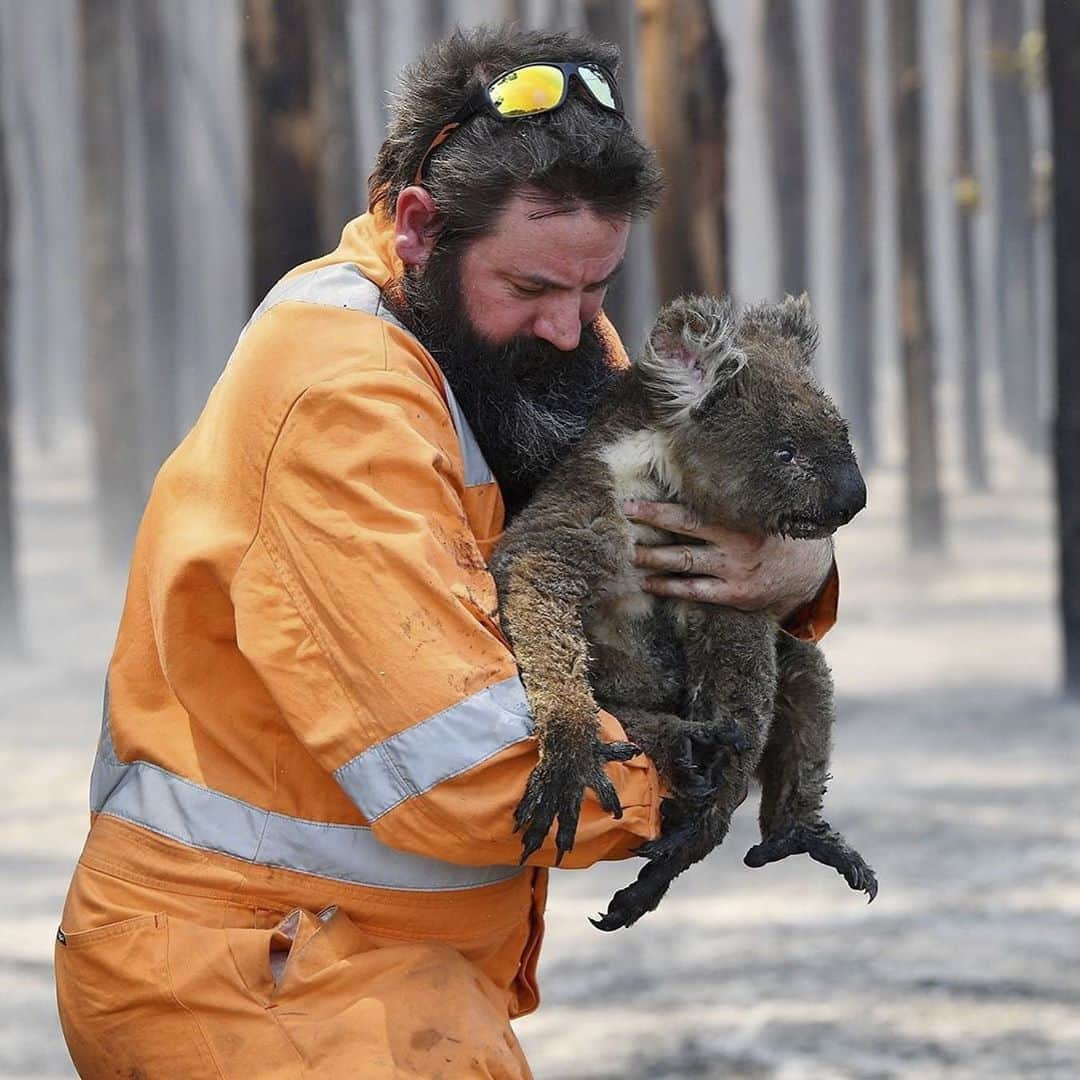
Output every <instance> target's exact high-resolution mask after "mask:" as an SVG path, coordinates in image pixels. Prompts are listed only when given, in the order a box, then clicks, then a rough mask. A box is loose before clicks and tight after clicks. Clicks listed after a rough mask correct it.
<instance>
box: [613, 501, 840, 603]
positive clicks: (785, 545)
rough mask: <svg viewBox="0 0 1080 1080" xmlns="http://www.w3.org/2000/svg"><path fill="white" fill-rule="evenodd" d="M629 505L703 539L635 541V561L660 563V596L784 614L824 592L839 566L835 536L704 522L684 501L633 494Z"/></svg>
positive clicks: (634, 515) (640, 517)
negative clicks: (764, 532)
mask: <svg viewBox="0 0 1080 1080" xmlns="http://www.w3.org/2000/svg"><path fill="white" fill-rule="evenodd" d="M623 512H624V513H625V514H626V516H627V517H628V518H630V519H631V520H632V521H638V522H641V523H642V524H643V525H654V526H655V527H656V528H658V529H664V530H665V531H667V532H672V533H677V534H679V535H680V536H686V537H690V538H691V539H693V540H695V541H698V542H697V543H689V544H662V545H659V546H656V547H648V546H646V545H644V544H639V545H638V546H637V547H636V549H635V552H634V565H635V566H640V567H644V568H645V569H648V570H656V571H658V573H656V574H650V575H649V576H648V577H647V578H646V579H645V589H646V591H648V592H650V593H653V594H654V595H656V596H671V597H676V598H678V599H683V600H699V601H702V602H703V603H706V604H722V605H724V606H725V607H734V608H739V609H740V610H742V611H769V612H771V613H772V614H774V615H776V616H777V618H779V619H781V620H783V619H786V618H787V617H788V616H789V615H791V614H792V613H793V612H795V611H797V610H798V609H799V608H800V607H801V606H802V605H803V604H805V603H807V602H808V601H810V600H812V599H813V598H814V597H815V596H816V595H817V594H818V592H819V591H820V590H821V587H822V585H824V583H825V579H826V578H827V577H828V576H829V571H830V569H831V568H832V560H833V545H832V539H831V538H825V539H823V540H789V539H787V538H786V537H779V536H751V535H749V534H746V533H739V532H734V531H733V530H731V529H727V528H725V527H723V526H722V525H705V524H702V523H701V522H699V521H697V520H696V519H695V518H694V516H693V515H692V514H690V513H689V511H687V510H686V508H685V507H683V506H681V505H679V504H678V503H659V502H634V501H627V502H625V503H623Z"/></svg>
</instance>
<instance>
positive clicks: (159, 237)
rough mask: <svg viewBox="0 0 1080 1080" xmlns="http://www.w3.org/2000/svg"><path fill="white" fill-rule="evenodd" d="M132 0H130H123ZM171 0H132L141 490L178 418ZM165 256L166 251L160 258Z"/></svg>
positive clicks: (178, 171)
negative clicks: (141, 312)
mask: <svg viewBox="0 0 1080 1080" xmlns="http://www.w3.org/2000/svg"><path fill="white" fill-rule="evenodd" d="M129 2H130V0H129ZM168 2H169V0H137V2H135V3H131V7H130V10H131V14H132V21H133V30H134V40H135V51H134V58H135V63H136V65H137V67H136V72H135V78H136V80H137V81H136V83H135V86H136V88H137V91H138V102H137V124H138V128H137V131H138V138H139V140H140V141H141V143H142V150H143V154H142V160H143V170H144V171H143V175H142V183H143V190H144V197H145V199H146V203H145V206H144V210H143V221H142V228H143V230H144V233H145V235H146V237H147V248H148V252H147V257H146V258H145V259H144V260H143V263H142V265H141V266H140V267H139V273H140V275H141V276H142V278H143V281H142V288H143V290H144V291H143V294H142V296H141V297H140V299H141V300H142V302H143V303H144V304H145V308H146V311H145V314H146V317H147V319H148V321H149V324H150V325H149V328H148V332H147V333H144V334H143V335H142V338H141V340H140V341H139V351H141V352H142V354H143V355H142V356H139V357H136V363H137V365H138V366H139V368H140V370H141V373H142V375H141V379H140V384H141V393H140V397H141V415H142V417H143V421H144V423H143V425H142V430H143V433H144V435H145V438H146V445H145V446H144V448H143V449H144V454H143V455H142V457H143V461H144V467H143V473H144V475H143V480H142V484H143V487H144V488H146V489H147V490H148V489H149V486H150V484H151V483H152V481H153V476H154V474H155V473H156V471H157V469H158V467H159V466H160V465H161V463H162V462H163V461H164V460H165V458H166V457H168V455H169V454H170V453H171V452H172V450H173V448H174V446H175V445H176V442H177V438H178V436H179V431H178V426H179V425H178V419H177V411H178V410H177V391H176V382H177V373H178V371H179V368H180V365H181V363H182V358H181V356H180V352H179V340H180V306H179V304H178V303H177V297H178V296H179V295H180V282H179V274H178V264H177V260H176V258H175V257H174V253H175V252H176V251H177V250H178V248H179V243H180V238H179V235H178V233H177V227H176V225H177V207H176V200H175V189H174V184H173V179H174V176H177V175H179V176H182V175H183V172H182V170H183V163H182V162H180V161H178V160H177V154H176V152H175V141H174V135H173V109H172V106H171V103H170V101H169V83H170V80H169V75H170V64H171V63H172V57H171V56H170V55H169V48H168V41H167V30H166V24H165V20H164V13H163V9H162V5H163V4H165V3H168ZM163 256H164V257H163Z"/></svg>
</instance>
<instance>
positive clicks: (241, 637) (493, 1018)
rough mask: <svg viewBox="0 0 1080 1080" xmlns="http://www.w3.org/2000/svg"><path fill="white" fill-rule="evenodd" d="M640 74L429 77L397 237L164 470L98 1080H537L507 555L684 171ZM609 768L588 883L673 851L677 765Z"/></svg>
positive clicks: (519, 711)
mask: <svg viewBox="0 0 1080 1080" xmlns="http://www.w3.org/2000/svg"><path fill="white" fill-rule="evenodd" d="M616 62H617V55H616V54H615V51H614V50H613V49H612V48H611V47H610V46H606V45H599V44H597V43H596V42H593V41H591V40H588V39H585V38H580V37H574V36H569V35H562V34H546V35H545V34H516V33H510V32H506V31H481V32H476V33H471V34H467V35H456V36H454V37H452V38H451V39H449V40H448V41H446V42H444V43H442V44H441V45H439V46H436V47H435V48H433V49H432V50H430V51H429V52H428V53H427V54H426V55H425V56H424V57H422V58H421V59H420V61H418V63H417V64H416V65H415V66H414V67H413V68H411V69H409V70H408V71H407V72H406V73H405V76H404V79H403V86H402V93H401V94H400V96H399V97H398V98H397V99H396V104H395V112H394V118H393V121H392V123H391V127H390V131H389V134H388V137H387V140H386V143H385V144H384V146H383V148H382V150H381V152H380V155H379V159H378V163H377V165H376V169H375V172H374V173H373V175H372V179H371V200H370V201H371V207H372V209H371V212H370V213H368V214H365V215H364V216H363V217H361V218H358V219H357V220H356V221H353V222H352V223H350V224H349V225H348V227H347V228H346V229H345V231H344V233H343V236H342V241H341V245H340V246H339V247H338V249H337V250H336V251H335V252H334V253H333V254H331V255H329V256H327V257H325V258H323V259H320V260H317V261H315V262H313V263H309V264H307V265H306V266H303V267H300V268H298V269H297V270H296V271H294V272H292V273H291V274H289V275H287V276H286V278H285V279H283V281H282V282H281V283H279V285H278V286H276V287H275V289H274V290H273V291H272V292H271V293H270V295H269V296H268V297H267V299H266V300H265V301H264V302H263V304H262V305H260V308H259V309H258V311H256V313H255V315H254V316H253V317H252V320H251V321H250V322H249V324H248V326H247V327H246V328H245V331H244V333H243V334H242V336H241V339H240V341H239V343H238V345H237V348H236V350H235V352H234V354H233V356H232V358H231V359H230V362H229V364H228V366H227V368H226V370H225V372H224V374H223V375H222V378H221V380H220V381H219V383H218V385H217V386H216V387H215V388H214V391H213V392H212V394H211V395H210V398H209V400H208V402H207V405H206V408H205V410H204V412H203V414H202V416H201V417H200V419H199V421H198V422H197V424H196V425H195V428H194V429H193V430H192V432H191V433H190V434H189V435H188V437H187V438H186V439H185V440H184V442H183V443H182V444H181V446H180V447H179V448H178V449H177V451H176V452H175V453H174V454H173V456H172V457H171V458H170V459H169V461H168V462H166V464H165V465H164V466H163V468H162V470H161V472H160V474H159V476H158V478H157V481H156V483H155V486H154V490H153V493H152V495H151V498H150V501H149V504H148V506H147V509H146V514H145V517H144V519H143V523H142V525H141V527H140V531H139V536H138V539H137V541H136V545H135V552H134V555H133V561H132V572H131V578H130V584H129V590H128V596H127V600H126V604H125V608H124V613H123V617H122V621H121V625H120V630H119V634H118V639H117V644H116V649H115V652H114V654H113V658H112V661H111V663H110V666H109V675H108V683H107V687H106V700H105V716H104V723H103V729H102V737H101V742H100V745H99V749H98V758H97V762H96V764H95V769H94V776H93V780H92V783H91V804H92V809H93V810H94V812H95V813H94V818H93V824H92V828H91V833H90V836H89V838H88V840H87V844H86V848H85V850H84V852H83V855H82V858H81V860H80V863H79V867H78V869H77V870H76V873H75V877H74V879H73V881H72V885H71V889H70V892H69V896H68V901H67V904H66V906H65V910H64V914H63V918H62V924H61V930H60V933H59V934H58V942H57V950H56V958H57V959H56V964H57V987H58V998H59V1004H60V1014H61V1020H62V1023H63V1028H64V1033H65V1037H66V1038H67V1041H68V1046H69V1048H70V1050H71V1053H72V1057H73V1059H74V1061H75V1063H76V1065H77V1067H78V1068H79V1070H80V1072H81V1073H82V1075H84V1076H104V1075H110V1076H111V1075H147V1076H175V1077H185V1078H190V1077H202V1076H225V1077H244V1078H248V1077H279V1076H280V1077H286V1076H288V1077H292V1076H320V1077H342V1076H364V1077H383V1076H386V1077H406V1076H408V1077H433V1076H445V1077H464V1076H484V1077H524V1076H528V1075H529V1072H528V1066H527V1065H526V1063H525V1061H524V1059H523V1057H522V1054H521V1051H520V1048H519V1046H518V1044H517V1042H516V1040H515V1038H514V1036H513V1034H512V1032H511V1030H510V1026H509V1020H510V1019H511V1018H513V1017H515V1016H520V1015H522V1014H524V1013H526V1012H528V1011H530V1010H532V1009H534V1008H535V1007H536V1004H537V1001H538V998H537V989H536V980H535V972H536V961H537V955H538V950H539V944H540V938H541V932H542V912H543V906H544V895H545V890H546V870H545V869H544V867H547V866H550V865H551V864H552V863H553V861H554V848H553V845H552V843H551V841H550V839H549V841H548V842H547V843H546V844H545V845H544V846H543V847H542V848H541V849H540V850H539V851H538V852H537V853H536V854H535V855H534V856H533V857H532V858H530V859H529V860H528V864H527V865H526V866H525V867H519V866H518V865H517V862H518V857H519V853H520V840H519V838H518V837H517V836H515V835H514V834H513V833H512V831H511V823H512V818H513V810H514V807H515V805H516V804H517V802H518V800H519V799H520V797H521V794H522V792H523V790H524V786H525V782H526V779H527V778H528V776H529V773H530V772H531V770H532V768H533V766H534V765H535V761H536V750H535V743H534V741H533V740H532V739H531V737H530V732H531V721H530V718H529V716H528V710H527V707H526V704H525V698H524V694H523V691H522V688H521V684H520V681H519V680H518V677H517V671H516V668H515V665H514V660H513V657H512V655H511V654H510V652H509V650H508V648H507V646H506V643H505V641H504V639H503V638H502V636H501V634H500V632H499V626H498V620H497V608H496V596H495V593H494V589H493V586H492V583H491V579H490V577H489V576H488V574H487V572H486V569H485V560H486V558H487V556H488V555H489V554H490V552H491V550H492V548H493V546H494V544H495V543H496V541H497V539H498V536H499V534H500V532H501V530H502V526H503V520H504V516H505V510H504V502H503V499H504V496H505V498H506V500H507V501H508V502H509V504H510V506H511V508H513V507H516V506H518V505H520V504H521V502H522V501H523V500H525V499H526V498H527V497H528V494H529V492H530V491H531V490H532V489H533V487H534V486H535V484H536V483H537V481H538V480H539V479H540V478H541V477H542V476H543V474H544V473H545V471H546V470H547V469H548V468H549V467H550V465H551V463H552V462H553V461H554V460H555V459H556V458H557V456H558V455H559V453H560V452H561V451H562V450H563V449H564V448H565V447H566V446H568V445H569V444H570V443H571V442H572V441H573V440H574V439H575V438H576V437H577V436H578V435H580V433H581V431H582V426H583V424H584V421H585V418H586V416H587V415H588V413H589V410H590V408H591V406H592V405H593V404H594V403H595V401H596V400H597V397H598V395H599V394H600V393H602V391H603V388H604V386H605V385H606V383H607V382H608V380H609V379H610V378H611V371H612V368H613V367H614V366H618V365H619V364H621V363H623V362H625V361H624V357H623V354H622V350H621V346H620V345H619V342H618V338H617V337H616V335H615V334H614V332H613V331H612V329H611V327H610V326H609V324H607V322H606V320H605V319H604V317H603V315H602V313H601V305H602V301H603V296H604V290H605V288H606V287H607V285H608V283H609V282H610V281H611V279H612V278H613V277H614V275H615V274H616V273H617V271H618V268H619V265H620V263H621V261H622V258H623V253H624V249H625V245H626V238H627V232H628V229H629V222H630V220H631V218H633V217H634V216H636V215H640V214H642V213H645V212H647V211H648V210H649V209H650V208H651V207H652V205H653V204H654V203H655V200H656V198H657V192H658V187H659V177H658V173H657V171H656V168H655V165H654V164H653V161H652V157H651V155H650V153H649V152H648V151H647V150H646V149H645V147H643V146H642V145H641V144H640V143H639V142H638V140H637V139H636V138H635V137H634V135H633V132H632V131H631V129H630V128H629V126H628V124H627V123H626V121H625V119H624V117H623V116H622V111H621V104H620V101H619V98H618V91H617V88H616V87H615V85H614V82H613V79H612V77H611V76H610V74H609V72H610V71H611V70H613V69H614V67H615V64H616ZM489 86H490V90H485V88H486V87H489ZM628 512H631V513H633V514H635V515H636V516H639V517H640V518H641V519H642V520H649V521H655V522H657V523H659V524H662V525H665V526H668V527H670V528H672V529H673V530H674V531H675V532H679V533H684V534H686V535H687V536H690V537H693V538H696V539H698V540H704V541H706V543H705V544H692V545H683V546H675V547H672V548H663V549H654V550H653V551H651V552H642V553H641V555H640V556H639V559H640V562H641V564H642V565H643V566H646V567H651V568H653V569H654V570H656V571H658V574H657V575H656V577H655V580H654V581H653V582H652V584H651V585H650V587H651V588H652V589H653V590H654V591H656V592H659V593H664V594H666V595H689V596H694V597H696V598H698V599H701V600H705V601H712V602H720V603H736V604H743V605H746V606H755V605H764V604H769V605H777V604H779V605H786V606H787V607H788V608H790V609H792V610H794V609H795V608H797V607H799V605H800V604H801V603H803V602H804V601H806V600H807V598H808V597H814V596H817V600H816V601H815V602H813V603H811V604H810V605H809V606H807V607H805V608H804V609H803V610H802V611H801V612H800V613H796V614H795V615H794V616H793V621H792V623H791V624H790V628H791V629H792V631H793V632H798V633H802V634H805V635H809V636H813V635H814V634H818V633H820V632H822V631H823V629H824V628H825V627H826V626H827V625H828V624H829V623H830V622H831V620H832V617H833V616H832V611H833V606H834V599H835V595H834V594H835V589H834V588H833V587H832V585H831V584H829V585H827V586H826V588H825V589H824V591H823V592H822V591H821V586H822V582H823V580H825V579H826V577H827V576H828V575H829V568H830V566H831V554H830V551H829V549H828V547H827V546H822V545H813V544H803V545H783V544H761V543H758V542H756V541H753V540H750V539H748V538H741V537H735V536H731V535H729V534H726V533H723V532H721V531H719V530H716V529H713V528H711V527H709V526H708V525H702V524H698V523H694V522H689V521H687V520H686V518H685V515H684V514H683V513H682V512H681V511H680V509H679V508H678V507H675V506H661V507H649V506H639V507H632V508H628ZM669 570H674V571H678V572H679V573H680V574H681V575H682V576H678V577H667V576H664V573H663V572H664V571H669ZM829 582H830V583H832V582H834V578H832V577H829ZM602 720H603V728H604V735H605V738H607V739H613V740H614V739H621V738H622V737H623V731H622V729H621V727H620V726H619V723H618V720H617V719H616V718H615V717H611V716H604V717H603V718H602ZM610 775H611V777H612V780H613V782H614V784H615V786H616V788H617V790H618V793H619V796H620V799H621V802H622V805H623V808H624V814H623V817H622V818H621V820H615V819H613V818H612V817H611V816H609V815H607V814H605V813H603V812H602V811H601V810H600V808H599V807H598V806H597V805H596V803H595V800H593V799H591V797H590V800H589V801H587V802H586V805H585V806H584V807H583V809H582V815H581V822H580V826H579V829H578V833H577V840H576V845H575V847H574V850H573V852H572V853H571V855H570V856H568V857H567V859H566V864H567V865H569V866H576V867H581V866H587V865H590V864H591V863H593V862H595V861H597V860H598V859H608V858H623V857H625V856H627V855H628V854H630V853H631V852H632V850H633V849H634V848H635V847H637V846H638V845H639V844H640V843H641V842H642V841H643V840H645V839H647V838H649V837H651V836H654V835H655V834H656V832H657V829H658V808H659V801H660V791H659V787H658V782H657V777H656V773H655V770H654V768H653V767H652V765H651V764H650V762H649V761H648V760H646V759H644V758H643V757H638V758H635V759H633V760H631V761H628V762H625V763H613V764H612V765H611V766H610Z"/></svg>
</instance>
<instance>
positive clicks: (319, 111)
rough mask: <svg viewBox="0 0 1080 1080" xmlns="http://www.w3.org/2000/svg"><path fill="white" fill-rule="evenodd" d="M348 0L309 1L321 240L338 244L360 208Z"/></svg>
mask: <svg viewBox="0 0 1080 1080" xmlns="http://www.w3.org/2000/svg"><path fill="white" fill-rule="evenodd" d="M347 9H348V4H347V2H346V0H316V2H314V3H309V5H308V14H309V17H310V19H311V41H312V56H313V59H314V65H313V78H314V89H313V93H314V111H315V125H316V139H317V145H318V167H319V183H318V219H319V246H320V248H322V249H323V250H326V251H329V250H332V249H333V248H335V247H337V245H338V241H339V240H340V238H341V230H342V228H343V226H344V225H345V223H346V222H347V221H349V220H350V219H351V218H353V217H355V216H356V214H358V213H359V212H360V209H361V207H360V200H359V197H358V192H359V185H358V183H357V175H356V173H357V168H358V164H357V161H358V152H357V138H356V123H355V119H354V117H353V107H352V100H353V94H352V79H351V75H350V64H349V34H348V10H347Z"/></svg>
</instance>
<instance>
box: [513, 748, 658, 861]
mask: <svg viewBox="0 0 1080 1080" xmlns="http://www.w3.org/2000/svg"><path fill="white" fill-rule="evenodd" d="M640 753H641V750H640V749H639V748H638V747H637V746H635V745H634V744H633V743H628V742H611V743H604V742H600V741H599V740H595V741H594V742H593V743H592V745H591V746H590V747H587V748H586V749H585V750H584V752H583V753H581V754H561V755H560V754H552V755H550V756H547V757H543V758H542V759H541V761H540V764H539V765H537V766H536V768H535V769H533V771H532V775H531V776H530V777H529V782H528V784H527V785H526V786H525V794H524V796H523V797H522V799H521V802H519V803H518V805H517V809H516V810H515V811H514V832H521V833H522V837H521V849H522V852H521V861H522V862H524V861H525V860H526V859H527V858H528V857H529V856H530V855H532V853H533V852H534V851H536V850H537V848H539V847H540V845H541V844H542V843H543V842H544V838H545V837H546V836H547V834H548V832H549V831H550V830H551V826H552V823H553V822H554V821H555V819H556V818H558V822H559V824H558V829H557V831H556V833H555V847H556V850H557V852H558V854H557V855H556V858H555V865H556V866H558V865H559V863H561V862H562V860H563V856H564V855H565V854H566V853H567V852H568V851H570V850H572V849H573V847H574V835H575V833H576V832H577V825H578V816H579V815H580V813H581V801H582V799H583V798H584V797H585V789H586V788H587V787H590V788H592V789H593V791H595V792H596V797H597V798H598V799H599V801H600V805H601V806H602V807H603V808H604V809H605V810H606V811H607V812H608V813H609V814H611V815H613V816H614V817H616V818H621V817H622V804H621V803H620V802H619V796H618V794H617V792H616V791H615V785H614V784H612V782H611V780H610V779H608V776H607V773H605V772H604V765H605V764H606V763H607V762H609V761H628V760H629V759H630V758H632V757H635V756H636V755H637V754H640Z"/></svg>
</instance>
